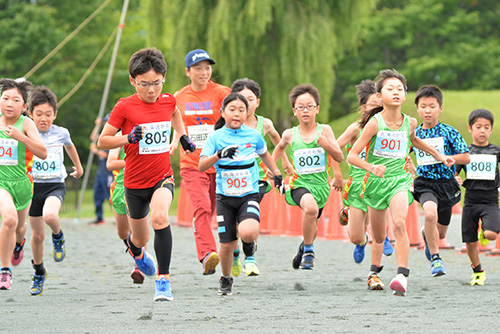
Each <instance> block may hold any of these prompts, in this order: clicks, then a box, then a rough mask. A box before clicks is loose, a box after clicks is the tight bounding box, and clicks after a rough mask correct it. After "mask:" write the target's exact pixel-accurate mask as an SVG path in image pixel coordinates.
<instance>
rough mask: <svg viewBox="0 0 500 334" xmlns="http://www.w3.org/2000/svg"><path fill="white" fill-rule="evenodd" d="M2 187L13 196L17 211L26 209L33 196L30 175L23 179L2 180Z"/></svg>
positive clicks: (0, 181)
mask: <svg viewBox="0 0 500 334" xmlns="http://www.w3.org/2000/svg"><path fill="white" fill-rule="evenodd" d="M0 188H1V189H5V190H6V191H7V192H8V193H9V194H10V195H11V196H12V200H13V201H14V205H15V206H16V210H17V211H21V210H23V209H26V208H27V207H28V205H30V202H31V198H33V185H32V184H31V181H30V179H29V178H28V176H26V178H23V179H22V180H20V181H18V180H0Z"/></svg>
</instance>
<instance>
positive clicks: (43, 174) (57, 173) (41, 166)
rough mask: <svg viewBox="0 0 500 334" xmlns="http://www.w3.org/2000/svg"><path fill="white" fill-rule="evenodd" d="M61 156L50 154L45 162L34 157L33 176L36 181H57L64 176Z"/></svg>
mask: <svg viewBox="0 0 500 334" xmlns="http://www.w3.org/2000/svg"><path fill="white" fill-rule="evenodd" d="M61 165H62V164H61V154H60V153H50V154H49V155H48V156H47V158H46V159H45V160H42V159H40V158H38V157H34V160H33V167H32V168H31V175H32V176H33V179H35V180H48V179H56V178H60V177H61V176H62V173H61Z"/></svg>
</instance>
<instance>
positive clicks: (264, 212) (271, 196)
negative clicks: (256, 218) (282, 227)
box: [259, 189, 278, 234]
mask: <svg viewBox="0 0 500 334" xmlns="http://www.w3.org/2000/svg"><path fill="white" fill-rule="evenodd" d="M277 209H278V194H277V192H276V190H274V189H271V191H270V192H268V193H267V194H266V195H264V198H263V199H262V201H261V202H260V228H259V229H260V232H259V233H263V234H266V233H271V231H272V230H273V228H274V225H276V211H277Z"/></svg>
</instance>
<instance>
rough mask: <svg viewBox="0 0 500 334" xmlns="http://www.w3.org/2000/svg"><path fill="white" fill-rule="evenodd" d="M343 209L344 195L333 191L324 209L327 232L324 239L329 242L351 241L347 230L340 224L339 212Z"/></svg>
mask: <svg viewBox="0 0 500 334" xmlns="http://www.w3.org/2000/svg"><path fill="white" fill-rule="evenodd" d="M340 209H342V194H341V193H340V192H339V191H335V190H333V191H332V192H330V197H328V200H327V201H326V204H325V207H324V209H323V216H324V219H325V224H326V230H325V233H324V237H325V238H326V239H329V240H349V236H348V235H347V228H346V227H345V226H342V225H340V223H339V218H338V217H339V211H340Z"/></svg>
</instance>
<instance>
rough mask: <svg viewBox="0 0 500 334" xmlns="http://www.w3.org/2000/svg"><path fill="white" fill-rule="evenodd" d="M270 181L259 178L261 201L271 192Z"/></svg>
mask: <svg viewBox="0 0 500 334" xmlns="http://www.w3.org/2000/svg"><path fill="white" fill-rule="evenodd" d="M268 188H269V183H267V182H266V181H262V180H259V203H260V202H262V199H263V198H264V195H265V194H267V193H268V192H269V190H267V189H268Z"/></svg>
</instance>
